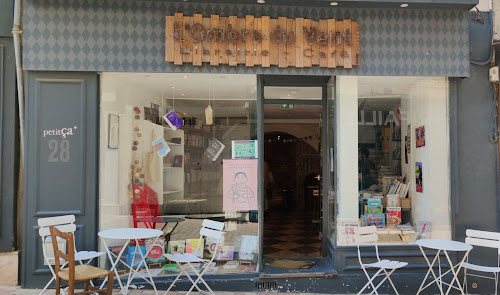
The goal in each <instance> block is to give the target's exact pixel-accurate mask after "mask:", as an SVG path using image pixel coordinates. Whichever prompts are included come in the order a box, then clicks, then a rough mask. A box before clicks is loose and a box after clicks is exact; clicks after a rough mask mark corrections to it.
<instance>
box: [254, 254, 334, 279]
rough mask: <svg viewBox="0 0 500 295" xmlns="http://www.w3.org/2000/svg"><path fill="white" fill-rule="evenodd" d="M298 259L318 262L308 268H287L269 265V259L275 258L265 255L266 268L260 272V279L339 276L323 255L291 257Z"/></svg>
mask: <svg viewBox="0 0 500 295" xmlns="http://www.w3.org/2000/svg"><path fill="white" fill-rule="evenodd" d="M289 259H290V260H296V261H304V260H307V261H314V262H316V264H315V265H314V266H312V267H311V268H308V269H287V268H277V267H272V266H267V265H265V263H266V262H267V261H272V260H273V259H271V258H268V257H264V269H263V271H262V272H261V273H260V274H259V279H286V278H334V277H337V276H338V272H337V271H336V270H335V269H333V265H332V263H331V262H330V261H329V260H328V259H326V258H323V257H314V258H310V257H299V258H289Z"/></svg>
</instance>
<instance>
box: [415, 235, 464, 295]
mask: <svg viewBox="0 0 500 295" xmlns="http://www.w3.org/2000/svg"><path fill="white" fill-rule="evenodd" d="M415 244H417V245H418V247H419V248H420V251H421V252H422V255H423V256H424V258H425V261H427V265H429V270H428V271H427V274H426V275H425V278H424V280H423V281H422V284H421V285H420V288H419V289H418V291H417V295H418V294H419V293H420V292H421V291H422V290H424V289H425V288H427V287H429V286H430V285H432V283H434V282H435V283H436V284H437V286H438V288H439V291H440V292H441V295H443V294H444V293H443V284H444V285H447V286H448V290H447V291H446V295H448V293H449V292H450V290H451V288H452V287H453V288H455V289H457V290H459V291H460V292H462V294H464V290H463V288H462V285H461V284H460V281H459V280H458V273H459V272H460V269H461V268H462V264H463V263H464V261H465V259H466V258H467V255H469V252H470V250H472V246H471V245H468V244H466V243H462V242H457V241H450V240H440V239H425V240H418V241H416V242H415ZM424 248H427V249H433V250H437V253H436V256H435V257H434V259H433V260H432V263H431V262H430V260H429V258H428V257H427V255H426V254H425V251H424ZM441 252H443V253H444V255H445V256H446V259H447V260H448V263H449V265H450V269H449V270H448V271H446V272H445V273H441V259H440V257H439V254H440V253H441ZM448 252H463V253H464V256H463V258H462V260H460V261H459V262H458V263H457V264H455V265H453V263H452V261H451V259H450V256H449V254H448ZM436 261H437V264H438V268H439V276H436V273H435V272H434V270H433V269H432V268H433V266H434V264H435V263H436ZM449 272H451V273H453V279H452V280H451V282H450V283H449V284H448V283H447V282H443V277H444V276H445V275H446V274H448V273H449ZM430 273H432V276H433V277H434V280H432V281H431V282H430V283H428V284H427V285H425V286H424V284H425V282H426V280H427V278H428V277H429V274H430ZM454 282H456V283H457V285H458V287H455V286H453V284H454Z"/></svg>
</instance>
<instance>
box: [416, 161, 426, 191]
mask: <svg viewBox="0 0 500 295" xmlns="http://www.w3.org/2000/svg"><path fill="white" fill-rule="evenodd" d="M422 178H423V177H422V162H415V181H416V189H417V192H419V193H421V192H423V189H424V188H423V186H424V184H423V179H422Z"/></svg>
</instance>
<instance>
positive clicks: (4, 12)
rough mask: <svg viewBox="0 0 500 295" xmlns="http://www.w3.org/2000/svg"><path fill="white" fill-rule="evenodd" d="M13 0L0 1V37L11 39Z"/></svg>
mask: <svg viewBox="0 0 500 295" xmlns="http://www.w3.org/2000/svg"><path fill="white" fill-rule="evenodd" d="M13 17H14V0H0V37H12V33H11V31H12V22H13Z"/></svg>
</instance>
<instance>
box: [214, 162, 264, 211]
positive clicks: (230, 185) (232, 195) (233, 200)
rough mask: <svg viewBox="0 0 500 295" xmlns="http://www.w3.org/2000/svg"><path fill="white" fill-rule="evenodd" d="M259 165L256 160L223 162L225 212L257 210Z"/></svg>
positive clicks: (223, 204) (223, 205)
mask: <svg viewBox="0 0 500 295" xmlns="http://www.w3.org/2000/svg"><path fill="white" fill-rule="evenodd" d="M257 165H258V160H256V159H240V160H229V159H227V160H224V161H223V173H222V178H223V180H222V182H223V183H222V184H223V196H224V198H223V203H222V207H223V210H224V212H236V211H248V210H257V209H258V207H257V183H258V180H257Z"/></svg>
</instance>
